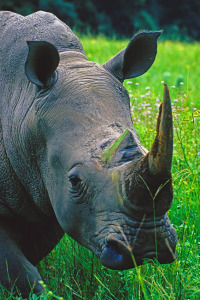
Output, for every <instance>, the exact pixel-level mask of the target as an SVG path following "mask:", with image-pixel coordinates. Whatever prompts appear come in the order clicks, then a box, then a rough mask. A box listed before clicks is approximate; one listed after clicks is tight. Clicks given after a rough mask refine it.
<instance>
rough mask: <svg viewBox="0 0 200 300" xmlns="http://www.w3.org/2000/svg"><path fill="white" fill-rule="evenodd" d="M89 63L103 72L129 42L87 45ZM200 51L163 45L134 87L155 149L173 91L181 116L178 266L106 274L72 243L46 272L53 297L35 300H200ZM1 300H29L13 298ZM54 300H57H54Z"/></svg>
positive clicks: (64, 243) (145, 134) (176, 168)
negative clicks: (162, 109) (165, 101)
mask: <svg viewBox="0 0 200 300" xmlns="http://www.w3.org/2000/svg"><path fill="white" fill-rule="evenodd" d="M81 40H82V43H83V46H84V49H85V52H86V54H87V55H88V59H89V60H93V61H96V62H99V63H100V64H101V63H103V62H105V61H106V60H108V59H109V58H110V57H112V56H113V55H115V54H116V53H117V52H118V51H120V50H121V49H122V48H124V47H125V46H126V45H127V43H128V41H117V40H108V39H105V38H103V37H99V38H92V37H83V38H82V39H81ZM199 65H200V44H198V43H194V44H185V43H180V42H169V41H166V42H159V45H158V55H157V58H156V61H155V63H154V65H153V67H152V68H151V69H150V70H149V71H148V72H147V73H146V74H144V75H143V76H141V77H139V78H136V79H133V80H128V81H126V83H125V86H126V88H127V90H128V91H129V94H130V99H131V111H132V117H133V123H134V126H135V128H136V129H137V131H138V134H139V136H140V139H141V142H142V143H143V144H144V146H145V147H146V148H147V149H149V148H150V147H151V144H152V142H153V140H154V137H155V130H156V115H157V113H158V106H159V104H160V103H161V101H162V93H163V81H165V82H167V83H168V86H169V89H170V94H171V101H172V106H173V115H174V156H173V169H172V173H173V181H174V202H173V204H172V207H171V209H170V211H169V217H170V219H171V222H172V224H173V226H174V227H175V228H176V230H177V234H178V244H177V260H176V261H175V262H174V263H172V264H170V265H160V264H159V263H157V262H156V261H155V262H153V263H151V264H150V263H147V264H146V265H143V266H140V267H138V268H136V269H132V270H127V271H111V270H109V269H107V268H105V267H103V266H102V265H101V264H100V262H99V261H98V259H97V258H96V257H94V256H93V254H92V253H91V252H90V251H88V250H87V249H85V248H83V247H81V246H80V245H78V244H77V243H76V242H74V241H73V240H72V239H70V238H68V237H67V236H65V237H64V238H63V239H62V240H61V242H60V243H59V244H58V245H57V247H56V248H55V250H54V251H53V252H52V253H51V254H49V255H48V256H47V257H46V258H45V259H44V260H43V261H42V262H41V263H40V265H39V266H38V269H39V271H40V273H41V275H42V277H43V280H44V283H45V285H46V288H47V290H48V293H47V294H46V295H43V296H41V297H37V296H36V295H31V296H30V298H29V299H34V300H36V299H41V300H44V299H66V300H68V299H69V300H70V299H86V300H91V299H93V300H97V299H98V300H100V299H101V300H108V299H110V300H111V299H119V300H121V299H124V300H125V299H126V300H136V299H145V300H147V299H148V300H149V299H153V300H154V299H170V300H172V299H173V300H181V299H200V190H199V189H200V188H199V183H200V87H199V77H198V76H199V75H200V67H199ZM0 295H1V296H0V299H3V300H4V299H18V300H19V299H21V298H19V297H14V296H12V295H10V294H6V293H5V292H4V291H3V289H2V291H1V292H0ZM53 297H54V298H53Z"/></svg>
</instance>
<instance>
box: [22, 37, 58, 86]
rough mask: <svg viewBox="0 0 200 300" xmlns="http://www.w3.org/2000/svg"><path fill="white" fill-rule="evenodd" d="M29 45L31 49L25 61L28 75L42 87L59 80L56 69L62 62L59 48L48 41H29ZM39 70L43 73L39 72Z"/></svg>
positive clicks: (29, 78)
mask: <svg viewBox="0 0 200 300" xmlns="http://www.w3.org/2000/svg"><path fill="white" fill-rule="evenodd" d="M27 45H28V48H29V51H28V55H27V59H26V62H25V74H26V77H27V78H28V80H29V81H30V82H32V83H33V84H35V85H36V86H38V87H40V88H47V87H49V86H52V85H53V84H54V83H55V82H56V80H57V72H56V69H57V67H58V65H59V62H60V56H59V52H58V50H57V49H56V47H55V46H54V45H53V44H51V43H49V42H47V41H27ZM46 54H48V55H46ZM41 67H43V68H41ZM39 71H41V73H43V75H42V74H38V73H39ZM44 75H45V76H44ZM42 77H43V78H42Z"/></svg>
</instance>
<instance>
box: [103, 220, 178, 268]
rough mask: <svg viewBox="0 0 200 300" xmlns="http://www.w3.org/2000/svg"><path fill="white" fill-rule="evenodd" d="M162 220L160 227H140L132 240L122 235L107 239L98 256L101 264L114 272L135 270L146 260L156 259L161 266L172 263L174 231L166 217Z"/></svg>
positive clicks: (174, 241)
mask: <svg viewBox="0 0 200 300" xmlns="http://www.w3.org/2000/svg"><path fill="white" fill-rule="evenodd" d="M164 219H165V221H167V222H166V224H165V225H164V226H162V227H159V228H156V229H155V228H148V229H147V228H143V229H142V227H141V228H140V229H138V233H137V234H136V236H135V237H132V240H130V237H129V236H125V235H124V234H122V235H121V236H120V235H117V236H109V237H107V238H106V240H105V244H104V248H103V250H102V252H101V255H100V260H101V263H102V264H103V265H104V266H106V267H107V268H110V269H114V270H126V269H131V268H135V267H137V266H139V265H142V264H143V263H144V262H145V260H146V259H157V260H158V262H159V263H161V264H167V263H172V262H173V261H174V260H175V259H176V250H175V248H176V242H177V237H176V231H175V229H174V228H173V227H172V226H171V224H170V225H169V222H168V220H166V219H168V218H167V217H166V216H165V217H164ZM144 227H145V226H144Z"/></svg>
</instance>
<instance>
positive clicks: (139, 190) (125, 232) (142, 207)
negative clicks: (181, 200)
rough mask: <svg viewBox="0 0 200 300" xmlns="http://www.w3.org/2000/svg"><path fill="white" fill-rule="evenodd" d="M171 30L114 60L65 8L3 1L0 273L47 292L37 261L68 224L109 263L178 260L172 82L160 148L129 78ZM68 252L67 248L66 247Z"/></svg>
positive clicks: (20, 286) (135, 43)
mask: <svg viewBox="0 0 200 300" xmlns="http://www.w3.org/2000/svg"><path fill="white" fill-rule="evenodd" d="M160 33H161V32H160V31H154V32H152V31H140V32H138V33H136V34H135V35H134V36H133V38H132V39H131V41H130V43H129V44H128V46H127V47H126V48H125V49H123V50H122V51H120V52H119V53H118V54H116V55H115V56H114V57H113V58H111V59H110V60H108V61H107V62H105V63H104V64H103V65H99V64H97V63H94V62H91V61H88V59H87V57H86V54H85V52H84V50H83V47H82V44H81V42H80V41H79V39H78V38H77V37H76V35H75V34H74V33H73V32H72V31H71V29H70V28H69V27H68V26H67V25H65V24H64V23H63V22H62V21H60V20H59V19H58V18H57V17H56V16H54V15H53V14H51V13H47V12H42V11H39V12H36V13H33V14H31V15H29V16H26V17H24V16H21V15H19V14H16V13H13V12H5V11H2V12H0V38H1V39H0V40H1V42H0V108H1V109H0V113H1V115H0V119H1V123H0V125H1V144H0V155H1V156H0V157H1V164H0V283H1V284H2V285H3V286H5V287H6V288H8V289H9V288H10V287H11V286H12V285H15V287H16V288H17V290H18V291H20V292H21V294H22V295H23V296H26V295H28V294H29V292H30V290H31V288H32V289H33V292H35V293H38V294H40V293H43V292H45V290H44V288H43V287H42V286H41V285H40V282H39V281H40V280H41V277H40V275H39V273H38V271H37V269H36V267H35V265H37V263H38V262H39V261H40V260H41V259H42V258H43V257H44V256H46V255H47V254H48V253H49V252H50V251H51V250H52V249H53V248H54V247H55V245H56V244H57V243H58V242H59V240H60V239H61V238H62V236H63V235H64V233H67V234H68V235H69V236H71V237H72V238H73V239H74V240H76V241H78V242H79V243H80V244H82V245H83V246H85V247H87V248H88V249H90V250H91V251H92V252H93V253H94V254H95V255H96V256H97V257H98V258H99V259H100V261H101V263H102V264H103V265H104V266H106V267H108V268H110V269H117V270H124V269H129V268H134V267H136V266H139V265H141V264H143V263H144V261H145V259H154V258H155V259H157V260H158V261H159V262H160V263H171V262H173V261H174V260H175V259H176V250H175V248H176V231H175V229H174V228H173V227H172V225H171V223H170V221H169V218H168V216H167V211H168V210H169V208H170V206H171V203H172V199H173V189H172V176H171V165H172V148H173V133H172V112H171V104H170V97H169V91H168V88H167V86H166V85H165V86H164V98H163V103H162V104H161V106H160V111H159V116H158V121H157V135H156V138H155V141H154V143H153V145H152V148H151V149H150V151H147V149H146V148H145V147H144V146H143V145H142V144H141V143H140V140H139V137H138V135H137V133H136V131H135V129H134V127H133V122H132V118H131V113H130V99H129V95H128V92H127V90H126V89H125V87H124V86H123V81H124V80H125V79H129V78H135V77H137V76H140V75H142V74H143V73H145V72H146V71H147V70H148V69H149V68H150V67H151V65H152V64H153V62H154V60H155V57H156V53H157V39H158V37H159V35H160ZM66 251H67V250H66Z"/></svg>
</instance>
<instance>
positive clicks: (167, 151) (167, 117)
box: [148, 84, 173, 175]
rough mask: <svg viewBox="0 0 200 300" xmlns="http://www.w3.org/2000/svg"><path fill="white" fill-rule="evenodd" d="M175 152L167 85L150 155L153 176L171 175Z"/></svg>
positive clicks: (150, 169) (149, 162)
mask: <svg viewBox="0 0 200 300" xmlns="http://www.w3.org/2000/svg"><path fill="white" fill-rule="evenodd" d="M172 152H173V123H172V108H171V101H170V95H169V90H168V87H167V84H165V85H164V96H163V102H162V103H161V105H160V109H159V116H158V120H157V134H156V138H155V140H154V143H153V145H152V148H151V150H150V152H149V153H148V164H149V171H150V173H151V174H154V175H155V174H166V175H168V174H170V171H171V165H172Z"/></svg>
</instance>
